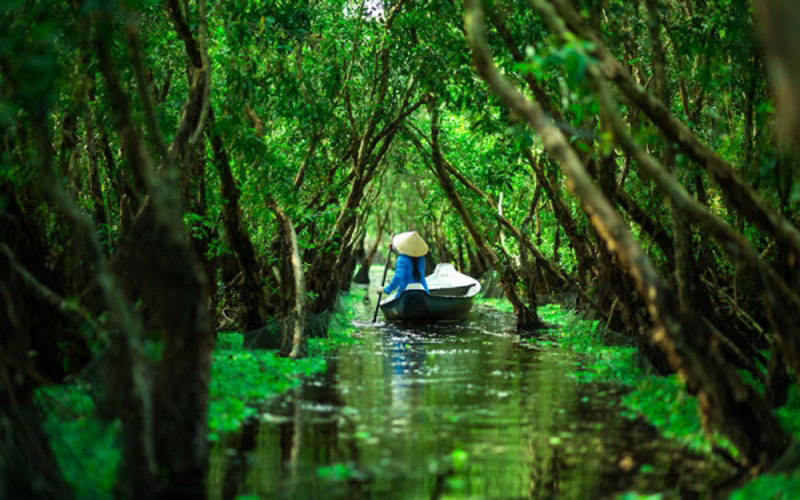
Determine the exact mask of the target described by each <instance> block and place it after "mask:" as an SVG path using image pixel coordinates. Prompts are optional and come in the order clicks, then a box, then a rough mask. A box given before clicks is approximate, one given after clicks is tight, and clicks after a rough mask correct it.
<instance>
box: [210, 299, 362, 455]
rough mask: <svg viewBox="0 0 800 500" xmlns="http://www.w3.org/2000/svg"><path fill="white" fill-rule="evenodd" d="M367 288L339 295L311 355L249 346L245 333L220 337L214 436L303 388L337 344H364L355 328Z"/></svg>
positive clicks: (215, 358) (214, 371)
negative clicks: (259, 406) (294, 355)
mask: <svg viewBox="0 0 800 500" xmlns="http://www.w3.org/2000/svg"><path fill="white" fill-rule="evenodd" d="M365 293H366V291H365V290H361V289H358V290H355V291H354V292H353V293H350V294H347V295H343V296H341V297H340V299H339V303H338V306H337V310H336V312H335V314H333V315H332V317H331V320H330V324H329V330H328V336H327V337H325V338H319V339H309V340H308V356H307V357H305V358H298V359H290V358H286V357H281V356H279V355H278V353H277V351H262V350H247V349H244V347H243V346H242V343H243V339H242V338H243V336H242V334H241V333H235V332H226V333H220V334H219V336H218V341H217V346H216V348H215V349H214V352H213V353H212V361H211V384H210V385H209V401H210V403H209V409H208V430H209V439H211V440H212V441H214V440H217V439H219V436H220V433H223V432H233V431H236V430H237V429H239V428H240V427H241V425H242V423H243V422H244V421H245V420H246V419H248V418H251V417H253V416H255V415H256V413H257V410H256V407H255V405H256V404H257V403H258V402H261V401H265V400H267V399H269V398H271V397H274V396H277V395H279V394H283V393H284V392H286V391H288V390H289V389H292V388H294V387H297V385H299V384H300V382H302V380H303V378H304V377H308V376H310V375H313V374H315V373H320V372H323V371H325V368H326V364H325V359H324V356H325V354H326V353H328V352H330V351H331V350H333V349H335V348H336V347H338V346H340V345H343V344H348V343H353V342H358V339H357V338H356V336H355V335H356V334H357V332H358V329H357V328H356V327H355V326H353V324H352V322H353V320H354V319H355V314H356V313H355V311H356V310H357V307H356V305H357V304H358V303H359V302H360V301H362V300H363V298H364V294H365Z"/></svg>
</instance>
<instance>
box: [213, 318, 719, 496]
mask: <svg viewBox="0 0 800 500" xmlns="http://www.w3.org/2000/svg"><path fill="white" fill-rule="evenodd" d="M471 314H472V317H471V318H470V321H468V322H466V323H464V324H461V325H440V324H439V325H436V324H434V325H427V326H423V327H416V328H401V327H398V326H394V325H388V324H380V323H379V324H378V325H371V324H369V323H368V321H369V319H370V318H371V310H370V308H369V307H367V306H365V307H364V311H363V318H364V321H365V323H364V324H362V325H360V331H361V334H362V336H363V343H362V344H361V345H353V346H346V347H342V348H340V350H339V351H338V353H337V354H336V356H335V357H333V358H331V359H330V361H329V363H328V371H327V372H326V373H325V374H322V375H320V376H317V377H315V378H312V379H310V380H308V381H307V382H306V383H304V384H303V385H302V386H301V387H299V388H298V389H296V390H295V391H294V392H292V393H290V394H288V395H287V396H286V397H284V398H281V400H280V401H276V402H274V403H272V404H270V405H268V406H266V407H264V408H262V414H261V416H260V418H259V419H258V420H257V421H252V422H250V423H249V424H248V425H246V426H245V428H244V429H243V430H242V432H240V433H238V434H232V435H227V436H224V437H223V439H222V440H221V441H220V442H219V443H217V444H216V446H215V449H214V451H213V453H212V459H211V473H210V477H209V491H210V497H211V498H212V499H233V498H236V497H237V496H238V495H253V496H254V497H258V498H269V499H354V498H369V499H373V498H374V499H381V500H390V499H417V498H419V499H437V498H487V499H489V498H490V499H522V498H530V499H551V498H560V499H596V498H613V497H614V496H615V495H616V494H618V493H621V492H625V491H630V490H638V491H639V492H641V493H653V492H658V491H664V490H668V491H670V492H671V493H669V494H668V495H667V496H666V497H665V498H669V497H675V498H704V497H706V495H707V492H708V491H709V489H710V488H711V486H712V482H713V481H718V480H719V479H720V478H721V477H723V474H724V472H723V471H722V469H721V465H720V464H719V463H716V462H711V463H709V462H706V461H704V460H703V459H702V458H700V457H696V456H693V455H691V454H690V453H688V452H687V451H685V450H682V449H680V448H678V447H677V446H676V445H674V444H673V443H671V442H669V441H666V440H663V439H661V438H658V437H657V434H656V433H655V431H654V430H653V429H652V428H650V427H649V426H647V425H646V424H644V423H642V422H637V421H631V420H628V419H626V418H624V417H622V416H621V410H622V408H621V407H620V403H619V399H620V395H621V394H620V389H619V388H615V387H610V386H602V385H598V384H580V383H578V382H577V381H576V380H575V378H574V377H572V376H571V374H572V373H574V371H575V370H576V369H577V368H578V365H579V359H578V357H577V356H576V355H575V354H572V353H569V352H566V351H564V350H561V349H559V348H557V347H554V348H547V349H540V348H535V347H533V346H531V345H529V344H528V343H526V342H524V341H520V339H519V337H518V336H517V334H516V333H515V332H514V325H513V316H512V315H510V314H505V313H498V312H492V311H489V310H487V309H485V308H484V309H482V308H481V307H480V306H477V307H476V310H475V311H474V312H473V313H471Z"/></svg>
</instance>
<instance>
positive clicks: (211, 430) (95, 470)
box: [36, 287, 366, 500]
mask: <svg viewBox="0 0 800 500" xmlns="http://www.w3.org/2000/svg"><path fill="white" fill-rule="evenodd" d="M365 294H366V290H365V289H363V288H355V287H354V289H353V290H352V291H351V292H350V293H348V294H344V295H342V297H341V298H340V300H339V302H338V304H337V306H336V309H335V311H334V314H333V315H332V317H331V323H330V330H329V335H328V337H326V338H320V339H309V340H308V356H307V357H305V358H301V359H297V360H292V359H289V358H283V357H280V356H278V355H277V352H276V351H263V350H248V349H244V348H243V347H242V334H241V333H237V332H222V333H219V334H218V339H217V344H216V346H215V348H214V351H213V352H212V363H211V381H210V384H209V409H208V437H209V441H211V442H215V441H217V440H218V439H219V437H220V435H221V434H223V433H227V432H236V431H238V430H240V429H241V427H242V424H243V423H244V422H245V421H246V420H247V419H248V418H251V417H253V416H255V414H256V405H257V403H259V402H261V401H266V400H269V399H271V398H274V397H277V396H280V395H281V394H283V393H285V392H287V391H289V390H290V389H292V388H294V387H296V386H297V385H298V384H300V383H301V382H302V380H303V379H304V378H305V377H308V376H311V375H313V374H316V373H320V372H322V371H324V370H325V369H326V362H325V356H326V355H327V354H328V353H329V352H330V351H332V350H333V349H336V348H337V347H339V346H341V345H347V344H352V343H357V342H358V341H359V340H358V339H357V338H356V337H355V336H354V333H355V332H356V328H355V327H354V326H353V324H352V321H353V319H354V317H353V315H354V312H353V310H354V307H353V305H354V304H356V303H358V302H360V301H362V300H364V297H365ZM95 393H96V390H95V389H94V388H93V386H92V384H91V383H90V382H89V381H88V380H77V381H75V382H74V383H70V384H62V385H57V386H49V387H42V388H40V389H39V390H38V391H37V394H36V397H37V400H38V403H39V405H40V406H41V407H42V409H43V413H44V414H45V415H46V420H45V422H44V428H45V431H46V432H47V435H48V437H49V438H50V444H51V446H52V448H53V453H54V454H55V457H56V459H57V461H58V463H59V465H60V466H61V469H62V471H63V474H64V478H65V479H66V481H67V483H68V484H69V485H70V486H71V487H72V488H73V490H74V493H75V495H74V497H75V498H76V499H78V500H81V499H87V500H88V499H92V500H93V499H98V498H112V497H113V494H112V487H113V485H114V483H115V481H116V476H117V468H118V466H119V463H120V456H121V454H120V449H119V445H118V439H117V435H118V432H119V427H120V426H119V422H118V421H115V422H111V423H106V422H102V421H100V420H98V419H97V418H96V417H95V400H94V394H95Z"/></svg>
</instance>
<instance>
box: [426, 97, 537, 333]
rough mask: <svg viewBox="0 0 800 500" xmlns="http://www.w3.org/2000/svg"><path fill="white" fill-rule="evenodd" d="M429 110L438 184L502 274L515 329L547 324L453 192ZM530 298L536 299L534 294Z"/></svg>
mask: <svg viewBox="0 0 800 500" xmlns="http://www.w3.org/2000/svg"><path fill="white" fill-rule="evenodd" d="M429 111H430V113H431V152H432V154H433V166H434V169H435V171H436V176H437V178H438V180H439V185H441V186H442V189H443V190H444V192H445V194H446V195H447V198H448V199H449V200H450V202H451V203H452V204H453V207H455V209H456V211H457V212H458V214H459V216H460V217H461V221H462V222H463V223H464V226H465V227H466V228H467V231H468V232H469V234H470V236H471V237H472V241H473V242H474V243H475V246H476V247H477V248H478V252H479V253H480V254H481V255H482V256H483V257H484V258H485V259H486V260H487V261H488V262H489V264H490V266H491V267H492V269H494V270H495V271H497V273H498V274H499V275H500V276H501V282H502V284H503V292H504V293H505V295H506V298H507V299H508V300H509V302H511V305H512V306H513V307H514V314H515V315H516V316H517V328H519V329H521V330H534V329H537V328H544V327H546V326H547V325H546V324H545V323H544V322H543V321H542V320H541V319H539V316H538V314H537V313H536V303H535V302H534V303H529V304H527V305H526V304H525V303H524V302H523V301H522V300H521V299H520V298H519V295H518V294H517V282H518V277H517V276H516V273H514V271H513V269H512V268H511V266H510V264H509V265H506V266H503V265H502V263H501V262H500V258H499V257H498V256H497V254H496V253H495V252H494V250H492V249H491V248H490V247H489V245H487V244H486V240H485V239H484V238H483V235H482V234H481V231H480V230H479V229H478V227H477V226H476V225H475V222H474V221H473V220H472V217H471V216H470V214H469V211H468V210H467V207H466V206H465V205H464V202H463V201H462V200H461V196H459V194H458V193H457V192H456V190H455V186H453V181H451V180H450V174H449V173H448V171H447V169H446V167H445V166H444V158H443V157H442V153H441V150H440V149H439V110H438V108H437V107H436V105H435V104H433V105H431V106H430V107H429ZM529 298H531V297H529ZM532 298H534V299H535V295H534V296H533V297H532Z"/></svg>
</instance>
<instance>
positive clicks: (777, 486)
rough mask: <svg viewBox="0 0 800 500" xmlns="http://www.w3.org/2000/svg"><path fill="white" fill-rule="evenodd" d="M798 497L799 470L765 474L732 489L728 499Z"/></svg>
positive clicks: (761, 499) (784, 499) (799, 491)
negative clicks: (786, 473)
mask: <svg viewBox="0 0 800 500" xmlns="http://www.w3.org/2000/svg"><path fill="white" fill-rule="evenodd" d="M795 498H800V472H795V473H793V474H788V475H772V474H765V475H763V476H759V477H757V478H755V479H753V480H752V481H750V482H749V483H747V485H745V486H744V487H742V488H740V489H738V490H736V491H734V492H733V493H731V495H730V496H729V497H728V500H793V499H795Z"/></svg>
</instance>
